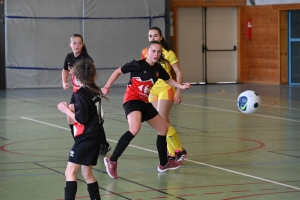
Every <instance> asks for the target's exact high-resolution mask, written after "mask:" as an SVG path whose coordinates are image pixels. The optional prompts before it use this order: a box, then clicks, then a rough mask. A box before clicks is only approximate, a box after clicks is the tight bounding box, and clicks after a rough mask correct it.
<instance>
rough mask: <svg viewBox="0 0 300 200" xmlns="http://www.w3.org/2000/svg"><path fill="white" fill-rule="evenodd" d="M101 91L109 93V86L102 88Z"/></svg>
mask: <svg viewBox="0 0 300 200" xmlns="http://www.w3.org/2000/svg"><path fill="white" fill-rule="evenodd" d="M101 91H102V93H103V94H109V88H107V87H103V88H101Z"/></svg>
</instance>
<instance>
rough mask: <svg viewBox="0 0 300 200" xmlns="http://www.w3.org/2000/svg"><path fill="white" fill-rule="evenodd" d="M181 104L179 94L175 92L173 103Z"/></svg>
mask: <svg viewBox="0 0 300 200" xmlns="http://www.w3.org/2000/svg"><path fill="white" fill-rule="evenodd" d="M181 102H182V96H181V92H178V91H176V93H175V95H174V103H175V104H177V105H179V104H180V103H181Z"/></svg>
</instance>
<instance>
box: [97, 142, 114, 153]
mask: <svg viewBox="0 0 300 200" xmlns="http://www.w3.org/2000/svg"><path fill="white" fill-rule="evenodd" d="M110 150H111V147H110V145H109V144H108V143H107V144H106V145H105V144H101V147H100V151H99V155H106V154H107V152H109V151H110Z"/></svg>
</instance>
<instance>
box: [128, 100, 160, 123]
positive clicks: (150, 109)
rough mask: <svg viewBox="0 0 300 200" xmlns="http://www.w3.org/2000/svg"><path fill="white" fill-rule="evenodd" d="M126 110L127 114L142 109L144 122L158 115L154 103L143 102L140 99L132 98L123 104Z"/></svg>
mask: <svg viewBox="0 0 300 200" xmlns="http://www.w3.org/2000/svg"><path fill="white" fill-rule="evenodd" d="M123 108H124V110H125V115H126V118H127V115H128V114H129V113H131V112H132V111H140V112H141V113H142V122H144V121H148V120H150V119H152V118H154V117H155V116H156V115H158V112H157V110H156V109H155V108H154V106H153V105H152V103H149V102H147V103H146V102H143V101H140V100H130V101H127V102H126V103H124V104H123Z"/></svg>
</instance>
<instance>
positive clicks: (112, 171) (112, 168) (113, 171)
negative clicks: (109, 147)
mask: <svg viewBox="0 0 300 200" xmlns="http://www.w3.org/2000/svg"><path fill="white" fill-rule="evenodd" d="M103 161H104V165H105V167H106V172H107V174H108V175H109V176H110V177H112V178H118V174H117V164H118V162H114V161H111V160H110V157H105V158H104V159H103Z"/></svg>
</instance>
